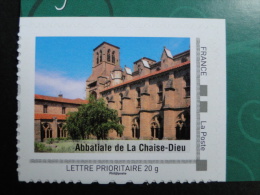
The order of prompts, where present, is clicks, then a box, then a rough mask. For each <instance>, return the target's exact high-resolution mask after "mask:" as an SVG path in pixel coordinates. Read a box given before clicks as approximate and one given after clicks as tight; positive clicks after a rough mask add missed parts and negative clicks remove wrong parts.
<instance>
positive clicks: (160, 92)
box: [158, 83, 163, 103]
mask: <svg viewBox="0 0 260 195" xmlns="http://www.w3.org/2000/svg"><path fill="white" fill-rule="evenodd" d="M162 101H163V84H162V83H158V103H162Z"/></svg>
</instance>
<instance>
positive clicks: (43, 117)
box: [34, 113, 67, 120]
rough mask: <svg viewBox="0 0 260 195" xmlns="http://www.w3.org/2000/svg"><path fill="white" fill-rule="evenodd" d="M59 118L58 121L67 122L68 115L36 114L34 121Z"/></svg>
mask: <svg viewBox="0 0 260 195" xmlns="http://www.w3.org/2000/svg"><path fill="white" fill-rule="evenodd" d="M54 117H55V118H57V119H58V120H66V118H67V115H66V114H46V113H44V114H39V113H35V114H34V119H53V118H54Z"/></svg>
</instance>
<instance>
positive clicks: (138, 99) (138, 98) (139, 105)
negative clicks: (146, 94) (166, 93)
mask: <svg viewBox="0 0 260 195" xmlns="http://www.w3.org/2000/svg"><path fill="white" fill-rule="evenodd" d="M136 93H137V98H136V100H137V108H140V107H141V90H140V88H139V87H137V88H136Z"/></svg>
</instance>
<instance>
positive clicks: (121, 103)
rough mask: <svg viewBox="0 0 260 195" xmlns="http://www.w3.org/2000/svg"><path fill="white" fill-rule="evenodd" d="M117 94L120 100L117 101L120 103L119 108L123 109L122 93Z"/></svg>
mask: <svg viewBox="0 0 260 195" xmlns="http://www.w3.org/2000/svg"><path fill="white" fill-rule="evenodd" d="M119 96H120V101H119V103H120V110H122V109H123V94H122V93H120V94H119Z"/></svg>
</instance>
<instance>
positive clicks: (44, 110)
mask: <svg viewBox="0 0 260 195" xmlns="http://www.w3.org/2000/svg"><path fill="white" fill-rule="evenodd" d="M43 113H48V106H47V105H44V106H43Z"/></svg>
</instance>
